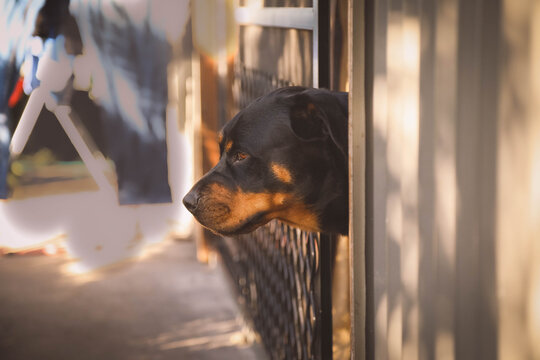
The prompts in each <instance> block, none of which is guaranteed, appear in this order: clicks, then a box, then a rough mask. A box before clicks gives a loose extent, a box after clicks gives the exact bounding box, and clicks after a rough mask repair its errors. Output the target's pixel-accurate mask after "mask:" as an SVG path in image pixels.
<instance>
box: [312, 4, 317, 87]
mask: <svg viewBox="0 0 540 360" xmlns="http://www.w3.org/2000/svg"><path fill="white" fill-rule="evenodd" d="M312 16H313V19H312V21H313V23H314V25H313V35H312V39H313V45H312V55H313V61H312V65H311V66H312V72H313V84H312V86H313V87H314V88H318V87H319V0H313V15H312Z"/></svg>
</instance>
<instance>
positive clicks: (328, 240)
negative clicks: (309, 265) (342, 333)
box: [319, 234, 335, 360]
mask: <svg viewBox="0 0 540 360" xmlns="http://www.w3.org/2000/svg"><path fill="white" fill-rule="evenodd" d="M334 240H335V239H334V238H333V237H332V236H330V235H327V234H321V236H320V242H321V243H320V246H321V252H320V255H319V256H320V259H319V261H320V270H319V271H320V282H321V294H320V295H321V307H320V310H319V312H320V314H319V316H320V319H321V359H324V360H332V347H333V341H332V337H333V328H332V258H333V257H334V254H333V248H334V247H333V246H332V242H333V241H334Z"/></svg>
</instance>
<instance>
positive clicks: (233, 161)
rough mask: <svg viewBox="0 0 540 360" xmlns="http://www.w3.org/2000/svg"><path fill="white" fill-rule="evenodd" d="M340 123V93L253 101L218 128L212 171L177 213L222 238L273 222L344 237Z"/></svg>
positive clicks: (300, 92) (343, 99)
mask: <svg viewBox="0 0 540 360" xmlns="http://www.w3.org/2000/svg"><path fill="white" fill-rule="evenodd" d="M347 115H348V95H347V93H343V92H331V91H328V90H322V89H312V88H305V87H286V88H281V89H278V90H275V91H273V92H271V93H269V94H267V95H265V96H263V97H261V98H259V99H257V100H255V101H254V102H253V103H251V104H250V105H249V106H247V107H246V108H245V109H243V110H242V111H240V112H239V113H238V114H237V115H236V116H235V117H234V118H233V119H232V120H231V121H229V122H228V123H227V124H225V126H224V127H223V129H222V131H221V132H220V134H219V146H220V160H219V162H218V164H217V165H216V166H215V167H214V168H213V169H211V170H210V171H209V172H208V173H207V174H206V175H204V176H203V177H202V178H201V179H200V180H199V181H198V182H197V183H196V184H195V185H194V186H193V188H192V189H191V190H190V191H189V193H188V194H187V195H186V196H185V197H184V200H183V202H184V205H185V206H186V208H187V209H188V210H189V211H190V212H191V213H192V214H193V215H194V216H195V218H196V219H197V220H198V221H199V222H200V223H201V224H202V225H203V226H205V227H207V228H208V229H210V230H212V231H213V232H215V233H218V234H221V235H226V236H231V235H238V234H243V233H248V232H251V231H253V230H255V229H256V228H257V227H259V226H261V225H264V224H266V223H267V222H268V221H270V220H272V219H279V220H281V221H283V222H286V223H288V224H291V225H293V226H296V227H299V228H301V229H303V230H306V231H313V232H326V233H340V234H347V233H348V141H347V140H348V131H347V129H348V125H347Z"/></svg>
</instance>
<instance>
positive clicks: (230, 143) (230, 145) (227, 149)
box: [225, 140, 233, 152]
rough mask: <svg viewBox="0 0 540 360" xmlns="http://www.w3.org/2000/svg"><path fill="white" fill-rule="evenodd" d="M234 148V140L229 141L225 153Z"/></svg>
mask: <svg viewBox="0 0 540 360" xmlns="http://www.w3.org/2000/svg"><path fill="white" fill-rule="evenodd" d="M232 146H233V142H232V140H229V141H227V144H226V145H225V151H227V152H228V151H229V150H231V148H232Z"/></svg>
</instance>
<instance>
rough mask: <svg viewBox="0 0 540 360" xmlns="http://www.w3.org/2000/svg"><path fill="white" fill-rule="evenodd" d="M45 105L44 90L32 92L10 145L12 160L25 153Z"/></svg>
mask: <svg viewBox="0 0 540 360" xmlns="http://www.w3.org/2000/svg"><path fill="white" fill-rule="evenodd" d="M44 104H45V93H44V90H43V89H40V88H37V89H35V90H34V91H32V93H31V94H30V98H29V99H28V102H27V103H26V107H25V108H24V111H23V113H22V115H21V119H20V120H19V124H18V125H17V127H16V128H15V131H14V132H13V137H12V138H11V143H10V145H9V154H10V156H11V158H14V157H17V156H19V155H20V154H21V153H22V152H23V150H24V147H25V146H26V143H27V142H28V139H29V138H30V134H31V133H32V130H33V129H34V126H35V125H36V121H37V118H38V116H39V114H40V113H41V109H43V105H44Z"/></svg>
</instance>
